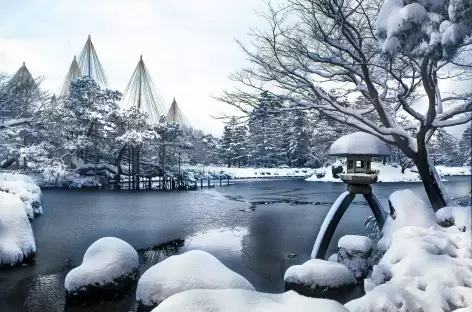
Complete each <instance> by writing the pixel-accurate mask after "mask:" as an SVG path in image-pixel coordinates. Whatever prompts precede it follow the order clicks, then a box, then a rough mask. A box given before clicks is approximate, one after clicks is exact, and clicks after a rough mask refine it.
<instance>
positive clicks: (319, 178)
mask: <svg viewBox="0 0 472 312" xmlns="http://www.w3.org/2000/svg"><path fill="white" fill-rule="evenodd" d="M436 168H437V170H438V173H439V174H440V175H441V176H442V177H443V178H444V177H448V176H470V175H471V171H470V168H469V167H445V166H437V167H436ZM188 169H192V170H198V171H199V172H204V173H206V174H208V175H215V174H228V175H230V176H232V177H233V179H236V180H246V179H247V180H249V179H279V178H295V177H299V178H306V179H307V181H315V182H341V180H340V179H337V178H334V177H333V175H332V174H331V166H328V167H327V168H316V169H313V168H227V167H217V166H209V167H203V166H189V167H188ZM372 169H375V170H379V171H380V175H379V182H421V180H420V179H419V176H418V173H416V172H415V168H408V169H406V170H405V172H404V173H402V170H401V167H399V166H395V165H383V164H382V163H379V162H374V163H372Z"/></svg>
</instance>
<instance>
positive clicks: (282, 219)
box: [0, 177, 471, 312]
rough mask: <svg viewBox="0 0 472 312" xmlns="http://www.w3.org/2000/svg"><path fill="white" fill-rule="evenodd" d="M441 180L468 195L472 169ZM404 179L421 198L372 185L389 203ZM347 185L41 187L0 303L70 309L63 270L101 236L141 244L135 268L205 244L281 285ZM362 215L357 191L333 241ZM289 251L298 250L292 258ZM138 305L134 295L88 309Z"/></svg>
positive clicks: (359, 228)
mask: <svg viewBox="0 0 472 312" xmlns="http://www.w3.org/2000/svg"><path fill="white" fill-rule="evenodd" d="M448 180H449V181H448V182H445V185H446V188H447V189H448V191H449V193H450V195H451V196H452V197H463V196H467V195H468V194H469V192H470V189H471V185H470V177H449V178H448ZM404 188H410V189H412V191H413V192H415V193H416V194H417V195H419V196H420V197H422V198H425V199H426V195H425V193H424V190H423V187H422V184H421V183H378V184H376V185H374V193H375V194H376V195H377V197H379V199H380V201H381V202H382V204H383V205H384V208H387V206H386V204H387V198H388V196H389V194H390V193H392V192H393V191H395V190H400V189H404ZM344 190H345V185H344V184H343V183H320V182H305V181H304V180H302V179H288V180H269V181H260V180H259V181H253V182H242V181H238V182H236V183H235V184H234V185H230V186H224V187H222V188H214V189H207V190H203V191H201V190H198V191H188V192H178V191H175V192H159V191H140V192H133V191H106V190H62V189H48V190H44V191H43V207H44V215H43V216H42V217H39V218H37V219H35V221H34V222H33V230H34V233H35V237H36V247H37V251H38V252H37V256H36V264H35V265H32V266H29V267H20V268H16V269H13V270H8V271H0V289H1V291H0V311H51V312H52V311H64V310H67V311H75V310H76V309H71V308H66V307H65V306H64V302H65V290H64V289H63V282H64V277H65V274H66V273H67V272H68V270H70V269H71V268H72V267H74V266H77V265H79V264H80V263H81V261H82V256H83V254H84V252H85V250H86V249H87V247H88V246H89V245H90V244H92V243H93V242H94V241H95V240H97V239H99V238H101V237H104V236H116V237H118V238H121V239H123V240H125V241H127V242H128V243H130V244H131V245H132V246H133V247H135V248H136V249H138V251H139V254H140V260H141V274H142V273H143V272H144V270H145V269H146V268H147V267H149V266H150V265H152V264H154V263H155V262H157V261H159V260H161V259H162V258H163V257H166V256H168V255H171V254H173V253H179V252H183V251H185V250H189V249H202V250H205V251H208V252H210V253H212V254H213V255H215V256H216V257H217V258H219V259H220V260H221V261H222V262H223V263H224V264H225V265H227V266H228V267H229V268H231V269H232V270H234V271H236V272H238V273H239V274H241V275H243V276H245V277H246V278H247V279H248V280H249V281H250V282H251V283H252V284H253V285H254V286H255V287H256V289H258V290H260V291H265V292H282V291H283V274H284V272H285V270H286V269H287V268H288V267H289V266H291V265H293V264H299V263H301V262H304V261H306V260H307V259H308V258H309V256H310V253H311V249H312V247H313V243H314V241H315V239H316V235H317V232H318V229H319V227H320V226H321V223H322V222H323V218H324V216H325V215H326V213H327V211H328V209H329V207H330V204H331V203H333V202H334V201H335V200H336V198H337V196H338V195H339V194H341V193H342V192H343V191H344ZM369 215H371V212H370V208H369V207H368V206H367V205H365V202H364V200H363V198H361V197H356V199H355V200H354V204H352V205H351V207H349V209H348V210H347V212H346V215H345V216H344V218H343V219H342V221H341V223H340V225H339V227H338V231H337V233H336V235H337V237H335V239H334V240H335V241H337V239H338V238H339V237H340V236H342V235H345V234H365V229H364V219H365V218H366V217H367V216H369ZM166 243H168V244H166ZM162 244H166V245H164V246H161V245H162ZM334 247H336V246H335V244H332V246H331V251H330V252H328V254H331V253H332V252H334V250H335V248H334ZM290 253H294V254H296V255H297V256H296V257H295V258H289V257H288V254H290ZM136 310H137V306H136V303H135V302H134V298H129V299H124V300H122V301H120V302H116V303H109V304H105V305H102V306H100V307H96V308H93V309H87V311H136ZM80 311H85V310H83V309H82V310H80Z"/></svg>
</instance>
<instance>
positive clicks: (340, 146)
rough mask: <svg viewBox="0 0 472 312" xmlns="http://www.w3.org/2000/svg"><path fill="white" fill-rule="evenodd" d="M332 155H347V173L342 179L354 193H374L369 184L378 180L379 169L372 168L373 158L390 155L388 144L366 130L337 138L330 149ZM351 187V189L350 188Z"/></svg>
mask: <svg viewBox="0 0 472 312" xmlns="http://www.w3.org/2000/svg"><path fill="white" fill-rule="evenodd" d="M329 154H330V155H331V156H342V157H346V173H345V174H342V175H341V176H340V177H341V180H342V181H343V182H344V183H347V185H348V191H351V190H352V191H353V192H352V193H358V194H365V193H364V192H367V193H369V192H370V193H372V191H369V189H370V190H371V188H370V187H368V185H370V184H373V183H375V182H377V180H378V171H376V170H372V166H371V164H372V158H373V157H381V156H388V155H389V154H390V152H389V150H388V148H387V146H386V145H385V143H383V142H382V141H381V140H380V139H379V138H377V137H375V136H373V135H371V134H368V133H364V132H354V133H351V134H348V135H345V136H343V137H341V138H339V139H337V140H336V141H335V142H334V143H333V144H332V145H331V148H330V150H329ZM350 188H351V190H350Z"/></svg>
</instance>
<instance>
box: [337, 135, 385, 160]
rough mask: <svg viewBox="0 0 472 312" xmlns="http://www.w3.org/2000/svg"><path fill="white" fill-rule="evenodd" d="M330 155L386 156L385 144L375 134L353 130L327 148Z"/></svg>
mask: <svg viewBox="0 0 472 312" xmlns="http://www.w3.org/2000/svg"><path fill="white" fill-rule="evenodd" d="M329 155H331V156H369V157H377V156H388V155H390V151H389V150H388V147H387V145H386V144H385V143H384V142H383V141H382V140H380V139H379V138H377V137H376V136H374V135H372V134H369V133H365V132H354V133H351V134H348V135H345V136H342V137H340V138H339V139H337V140H336V141H334V143H333V144H332V145H331V148H330V149H329Z"/></svg>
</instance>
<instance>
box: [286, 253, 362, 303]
mask: <svg viewBox="0 0 472 312" xmlns="http://www.w3.org/2000/svg"><path fill="white" fill-rule="evenodd" d="M284 282H285V290H294V291H296V292H298V293H299V294H302V295H304V296H308V297H319V298H329V297H330V296H332V295H333V294H339V292H341V291H345V290H349V289H351V288H352V287H354V286H355V285H356V283H357V282H356V278H355V277H354V275H353V273H352V272H351V271H350V270H349V269H348V268H347V267H346V266H345V265H343V264H340V263H337V262H333V261H325V260H320V259H311V260H308V261H307V262H305V263H303V264H301V265H293V266H291V267H289V268H288V269H287V271H286V272H285V275H284Z"/></svg>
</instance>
